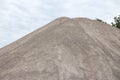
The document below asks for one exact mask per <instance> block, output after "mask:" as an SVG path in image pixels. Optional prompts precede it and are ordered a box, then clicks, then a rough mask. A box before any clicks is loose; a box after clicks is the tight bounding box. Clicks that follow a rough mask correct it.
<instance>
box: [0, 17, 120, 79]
mask: <svg viewBox="0 0 120 80" xmlns="http://www.w3.org/2000/svg"><path fill="white" fill-rule="evenodd" d="M119 34H120V30H118V29H117V28H114V27H111V26H109V25H107V24H103V23H100V22H97V21H95V20H91V19H88V18H68V17H60V18H57V19H55V20H54V21H52V22H51V23H49V24H47V25H45V26H43V27H42V28H39V29H37V30H36V31H34V32H32V33H30V34H28V35H26V36H25V37H23V38H21V39H19V40H17V41H15V42H13V43H11V44H10V45H8V46H6V47H4V48H1V49H0V80H119V79H120V62H119V61H120V40H119V39H120V35H119Z"/></svg>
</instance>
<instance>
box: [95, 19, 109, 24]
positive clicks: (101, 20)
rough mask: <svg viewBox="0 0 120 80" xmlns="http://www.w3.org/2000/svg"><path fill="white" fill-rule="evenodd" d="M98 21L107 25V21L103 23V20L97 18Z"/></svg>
mask: <svg viewBox="0 0 120 80" xmlns="http://www.w3.org/2000/svg"><path fill="white" fill-rule="evenodd" d="M96 20H97V21H99V22H102V23H104V24H107V23H106V22H105V21H103V20H101V19H98V18H96Z"/></svg>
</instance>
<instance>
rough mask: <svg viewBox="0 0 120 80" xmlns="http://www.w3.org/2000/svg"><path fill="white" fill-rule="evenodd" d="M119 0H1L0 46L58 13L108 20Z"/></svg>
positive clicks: (115, 14) (48, 20) (55, 16)
mask: <svg viewBox="0 0 120 80" xmlns="http://www.w3.org/2000/svg"><path fill="white" fill-rule="evenodd" d="M119 4H120V1H119V0H0V47H3V46H5V45H7V44H9V43H10V42H13V41H15V40H17V39H18V38H20V37H22V36H24V35H25V34H27V33H29V32H31V31H33V30H35V29H37V28H38V27H40V26H42V25H44V24H47V23H48V22H50V21H52V20H54V19H55V18H57V17H60V16H68V17H78V16H82V17H88V18H92V19H94V18H100V19H103V20H105V21H108V22H111V21H112V19H113V17H114V16H117V15H119V13H120V9H119V8H120V5H119Z"/></svg>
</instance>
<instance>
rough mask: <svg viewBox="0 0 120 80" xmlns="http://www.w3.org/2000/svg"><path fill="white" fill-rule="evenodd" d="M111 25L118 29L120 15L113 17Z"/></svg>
mask: <svg viewBox="0 0 120 80" xmlns="http://www.w3.org/2000/svg"><path fill="white" fill-rule="evenodd" d="M111 24H112V26H114V27H117V28H119V29H120V15H119V16H117V17H114V22H112V23H111Z"/></svg>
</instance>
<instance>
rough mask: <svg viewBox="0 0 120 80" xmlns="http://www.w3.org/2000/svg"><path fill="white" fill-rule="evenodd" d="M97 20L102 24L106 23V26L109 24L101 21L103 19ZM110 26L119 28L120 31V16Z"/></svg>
mask: <svg viewBox="0 0 120 80" xmlns="http://www.w3.org/2000/svg"><path fill="white" fill-rule="evenodd" d="M96 20H97V21H99V22H102V23H104V24H108V23H107V22H105V21H103V20H101V19H98V18H96ZM110 25H112V26H113V27H117V28H119V29H120V15H119V16H116V17H114V22H111V24H110Z"/></svg>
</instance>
